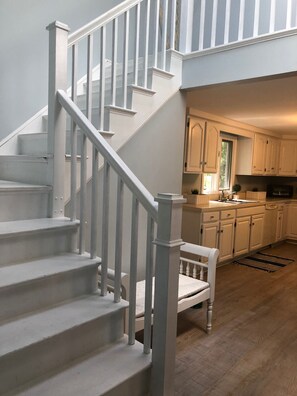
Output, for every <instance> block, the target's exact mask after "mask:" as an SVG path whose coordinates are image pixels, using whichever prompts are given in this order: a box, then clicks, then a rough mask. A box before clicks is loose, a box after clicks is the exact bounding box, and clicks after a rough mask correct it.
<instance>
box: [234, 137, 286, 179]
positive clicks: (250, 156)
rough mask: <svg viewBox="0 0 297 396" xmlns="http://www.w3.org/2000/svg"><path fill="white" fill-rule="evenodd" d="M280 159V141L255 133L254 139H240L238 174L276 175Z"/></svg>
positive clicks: (238, 144)
mask: <svg viewBox="0 0 297 396" xmlns="http://www.w3.org/2000/svg"><path fill="white" fill-rule="evenodd" d="M278 159H279V140H278V139H275V138H272V137H269V136H266V135H262V134H258V133H255V136H254V139H251V138H246V137H239V138H238V141H237V163H236V174H238V175H276V174H277V170H278Z"/></svg>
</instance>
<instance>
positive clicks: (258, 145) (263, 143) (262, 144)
mask: <svg viewBox="0 0 297 396" xmlns="http://www.w3.org/2000/svg"><path fill="white" fill-rule="evenodd" d="M253 146H254V147H253V157H252V173H253V174H254V175H263V174H264V173H265V159H266V148H267V137H266V136H265V135H258V134H256V135H255V139H254V145H253Z"/></svg>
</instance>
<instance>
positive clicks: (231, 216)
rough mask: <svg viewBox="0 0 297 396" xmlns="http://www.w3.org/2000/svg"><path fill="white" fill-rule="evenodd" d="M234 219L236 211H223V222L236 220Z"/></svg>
mask: <svg viewBox="0 0 297 396" xmlns="http://www.w3.org/2000/svg"><path fill="white" fill-rule="evenodd" d="M234 217H235V209H230V210H222V211H221V220H227V219H234Z"/></svg>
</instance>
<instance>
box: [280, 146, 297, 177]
mask: <svg viewBox="0 0 297 396" xmlns="http://www.w3.org/2000/svg"><path fill="white" fill-rule="evenodd" d="M296 156H297V141H296V140H282V141H281V144H280V154H279V168H278V174H279V175H280V176H296V175H297V158H296Z"/></svg>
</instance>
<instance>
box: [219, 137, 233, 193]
mask: <svg viewBox="0 0 297 396" xmlns="http://www.w3.org/2000/svg"><path fill="white" fill-rule="evenodd" d="M232 154H233V141H232V140H227V139H222V144H221V158H220V170H219V173H220V175H219V190H230V189H231V171H232Z"/></svg>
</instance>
